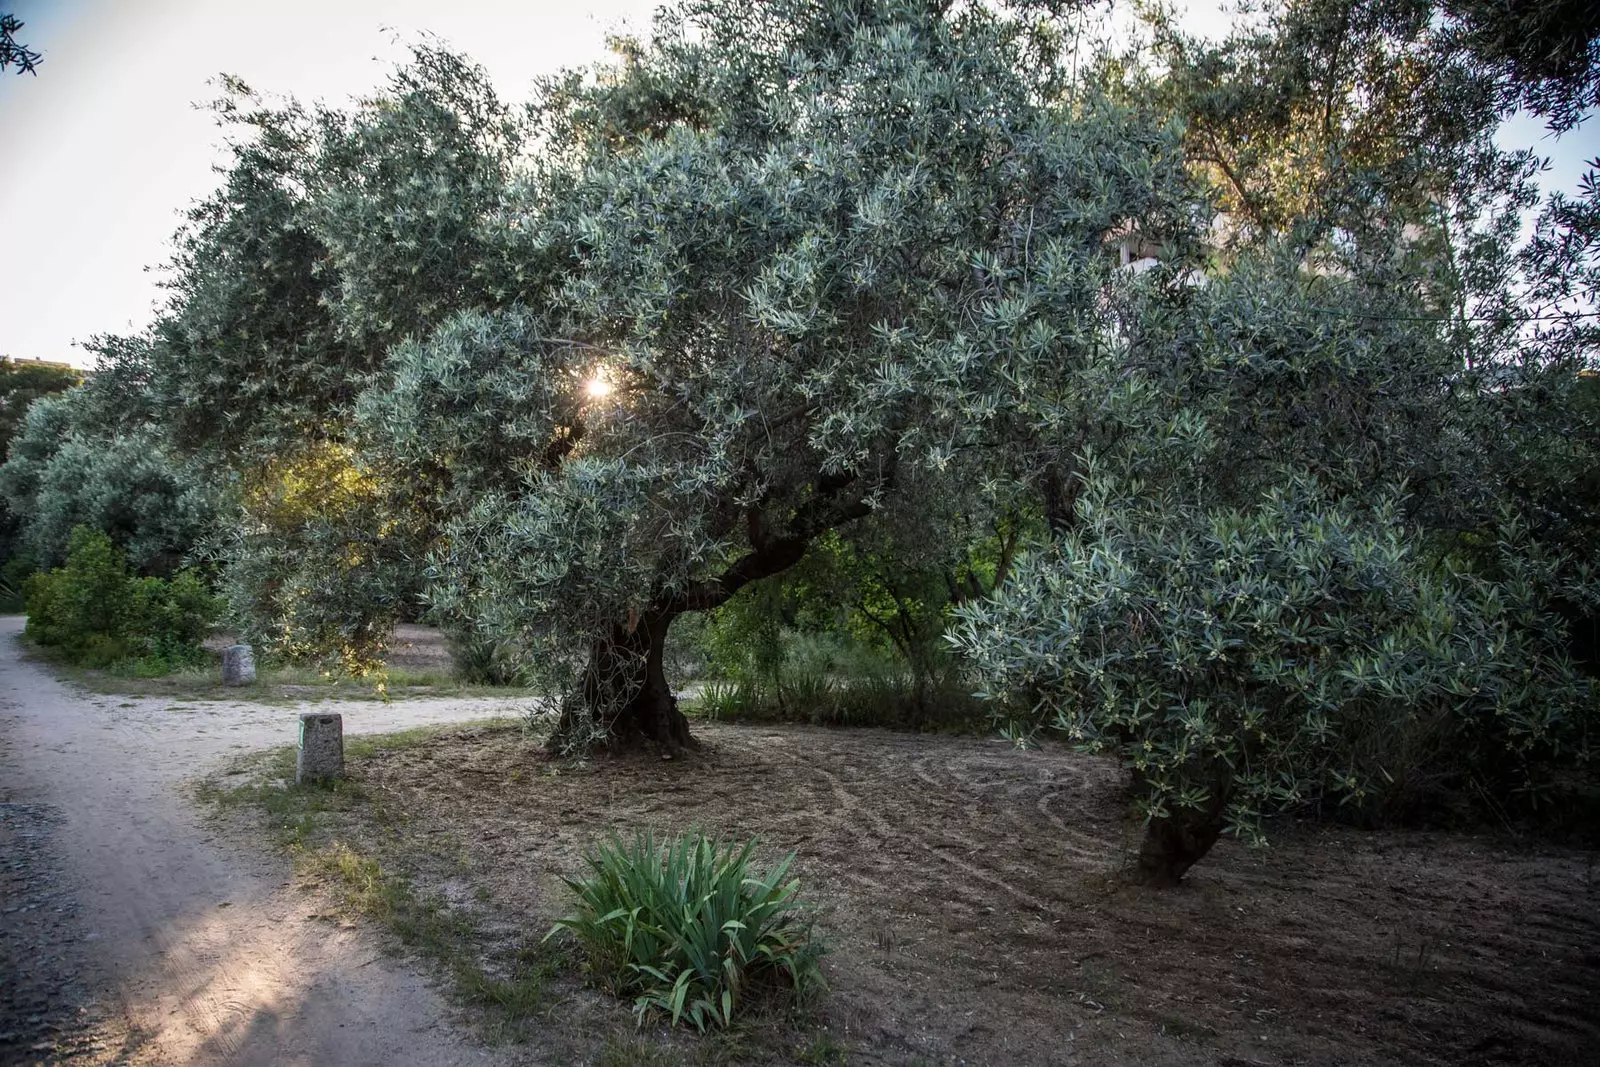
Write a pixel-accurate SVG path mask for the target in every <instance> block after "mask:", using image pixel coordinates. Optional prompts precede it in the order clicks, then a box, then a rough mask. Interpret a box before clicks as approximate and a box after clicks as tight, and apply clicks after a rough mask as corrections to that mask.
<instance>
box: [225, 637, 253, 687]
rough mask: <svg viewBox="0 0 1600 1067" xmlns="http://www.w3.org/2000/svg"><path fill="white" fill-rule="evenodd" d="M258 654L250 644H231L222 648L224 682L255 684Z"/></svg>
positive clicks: (228, 683)
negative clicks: (251, 648) (251, 649)
mask: <svg viewBox="0 0 1600 1067" xmlns="http://www.w3.org/2000/svg"><path fill="white" fill-rule="evenodd" d="M255 681H256V654H255V653H254V652H251V651H250V646H249V645H229V646H228V647H227V648H225V649H223V650H222V684H223V685H254V684H255Z"/></svg>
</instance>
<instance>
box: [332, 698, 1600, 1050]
mask: <svg viewBox="0 0 1600 1067" xmlns="http://www.w3.org/2000/svg"><path fill="white" fill-rule="evenodd" d="M696 732H697V734H698V736H699V737H700V738H701V740H702V741H703V742H704V747H703V748H702V749H701V750H700V751H699V752H698V753H697V754H695V755H693V756H692V757H690V758H689V759H686V760H675V761H663V760H661V759H659V758H654V757H645V756H642V755H641V756H637V757H631V758H619V759H596V760H593V761H590V762H587V763H583V764H570V763H565V762H560V761H555V760H552V759H550V758H548V757H546V756H545V755H543V753H542V752H541V751H540V750H538V749H537V748H536V747H534V746H533V745H532V744H531V743H530V742H529V741H528V740H526V739H525V738H524V736H523V735H522V733H520V732H519V731H517V730H515V729H505V728H470V729H461V730H452V731H449V732H447V733H445V734H444V735H442V736H440V737H438V738H436V739H434V740H432V741H431V742H430V743H427V744H421V745H410V746H405V747H396V748H390V749H381V750H379V751H377V752H375V753H373V754H372V755H370V756H368V757H365V758H363V759H361V760H358V761H354V762H353V763H352V767H351V769H352V774H353V776H354V778H355V783H356V786H357V790H356V792H357V794H358V795H359V796H360V797H362V798H364V799H362V800H360V801H359V802H357V803H356V804H355V805H354V806H353V807H350V808H348V809H346V810H343V811H341V812H338V813H335V814H334V815H333V816H332V817H333V818H335V819H336V825H334V826H333V828H332V830H331V831H330V832H332V833H334V834H336V835H338V836H340V837H341V838H342V839H345V840H348V841H351V842H354V843H356V844H358V845H359V846H360V847H362V848H365V849H368V850H370V851H372V852H373V853H375V854H379V855H381V856H383V858H384V861H385V863H387V864H390V865H396V864H398V865H399V866H400V867H401V868H403V869H405V870H407V871H409V872H410V874H411V875H412V877H413V879H414V881H415V884H417V885H418V886H419V887H420V888H421V889H422V890H424V891H431V892H438V893H441V894H443V895H444V897H446V898H448V899H449V900H450V901H452V902H454V903H455V904H457V905H458V906H459V907H460V908H462V909H466V910H469V911H471V912H472V913H473V914H474V915H476V916H477V919H478V921H479V922H480V923H484V924H488V925H489V926H491V927H494V928H497V929H501V930H503V931H505V933H506V936H508V937H512V936H520V937H527V936H530V935H532V936H534V937H535V938H536V937H537V935H540V934H542V933H543V931H545V930H547V929H548V928H549V926H550V923H551V922H552V921H553V920H554V919H555V918H556V917H557V916H559V915H560V914H562V913H563V912H564V910H565V907H566V898H565V894H564V891H563V889H562V886H561V884H560V879H561V877H562V876H570V875H574V874H576V873H579V872H580V870H581V868H582V862H581V857H582V855H583V853H584V851H585V850H586V849H588V848H590V847H591V845H592V844H593V842H595V841H596V839H598V838H600V837H602V836H603V835H605V834H607V833H610V832H613V831H615V832H618V833H621V834H624V835H628V834H631V833H632V832H633V831H635V830H636V829H641V828H645V827H650V828H654V829H656V830H658V831H664V832H676V831H681V830H684V829H687V828H690V827H699V828H703V829H705V830H706V831H708V832H710V833H712V834H719V835H727V836H730V837H734V838H739V839H745V838H749V837H751V836H759V837H760V838H761V839H762V841H763V842H764V847H765V850H766V855H767V856H768V857H774V856H776V855H778V854H781V853H784V852H788V851H790V850H793V851H795V852H797V853H798V857H799V858H798V871H799V874H800V876H801V877H802V879H803V886H804V888H805V891H806V893H807V895H808V896H809V897H810V898H811V899H812V900H813V901H814V902H815V903H817V904H818V905H819V907H820V915H819V925H820V929H821V930H822V931H823V932H824V934H825V936H826V938H827V940H828V942H829V944H830V945H831V948H832V951H831V954H830V955H829V956H828V957H827V959H826V961H825V968H826V971H827V975H828V978H829V981H830V983H831V985H832V990H831V993H830V994H829V995H828V996H827V997H826V998H825V1000H824V1001H823V1003H822V1004H821V1006H820V1007H819V1008H818V1009H817V1012H818V1014H817V1015H816V1016H815V1017H813V1018H810V1019H808V1020H803V1021H801V1022H800V1023H789V1022H785V1023H784V1024H783V1025H782V1026H780V1027H778V1028H776V1029H774V1028H773V1027H771V1026H767V1027H765V1028H761V1027H757V1028H755V1029H754V1030H752V1031H750V1032H748V1033H746V1034H744V1035H742V1036H740V1037H739V1041H738V1042H737V1043H736V1046H735V1047H736V1048H737V1052H736V1053H734V1054H731V1055H730V1054H729V1053H728V1052H727V1049H728V1048H729V1046H728V1045H727V1043H726V1040H725V1039H724V1041H723V1044H721V1045H712V1044H706V1045H705V1046H704V1047H703V1048H701V1049H700V1050H699V1052H697V1051H696V1045H695V1041H696V1040H699V1039H694V1040H690V1041H688V1043H687V1044H686V1043H685V1039H684V1038H682V1037H674V1038H673V1039H672V1044H671V1045H670V1046H662V1045H660V1044H659V1039H658V1038H657V1037H652V1036H651V1035H652V1034H653V1033H654V1034H659V1033H660V1031H649V1030H647V1031H646V1032H645V1037H646V1038H647V1039H648V1040H647V1041H646V1044H645V1045H641V1046H637V1048H636V1051H635V1053H633V1058H631V1059H630V1058H628V1057H623V1058H620V1059H614V1060H610V1061H607V1062H619V1063H620V1062H639V1061H640V1060H642V1059H643V1057H644V1056H645V1054H646V1052H649V1053H650V1055H652V1056H655V1055H658V1054H661V1053H662V1052H663V1050H670V1051H671V1053H672V1054H671V1055H670V1056H668V1057H667V1058H665V1059H661V1060H656V1061H654V1062H676V1061H677V1060H678V1059H686V1060H689V1061H693V1060H695V1059H697V1058H698V1059H700V1060H702V1061H704V1060H706V1059H707V1058H708V1057H707V1055H706V1054H705V1053H706V1050H707V1049H710V1050H712V1051H717V1050H721V1051H717V1054H716V1055H715V1056H711V1057H710V1058H711V1059H713V1060H721V1061H722V1062H769V1061H770V1062H809V1063H823V1062H826V1063H843V1062H848V1063H851V1064H905V1065H910V1064H959V1063H965V1064H997V1065H1001V1064H1005V1065H1010V1064H1017V1065H1025V1064H1041V1065H1042V1064H1102V1063H1105V1064H1111V1063H1123V1064H1125V1063H1137V1064H1216V1065H1223V1067H1259V1065H1288V1064H1319V1065H1320V1064H1329V1065H1331V1064H1341V1065H1343V1064H1352V1065H1362V1064H1393V1063H1405V1064H1412V1065H1427V1064H1439V1065H1452V1067H1453V1065H1472V1064H1484V1065H1487V1064H1528V1065H1535V1064H1537V1065H1562V1064H1574V1065H1576V1064H1586V1063H1596V1062H1600V1053H1597V1052H1596V1050H1597V1049H1600V870H1597V866H1596V859H1595V856H1594V855H1593V854H1589V853H1583V852H1580V851H1574V850H1567V849H1562V848H1557V847H1551V846H1547V845H1540V844H1536V843H1533V842H1528V841H1519V840H1515V839H1511V838H1509V837H1487V836H1466V835H1460V834H1441V833H1378V832H1359V831H1354V830H1346V829H1339V828H1326V827H1307V826H1296V825H1285V826H1281V827H1279V828H1278V833H1277V836H1276V838H1275V844H1274V846H1273V847H1272V848H1271V849H1270V850H1268V851H1266V852H1264V853H1260V854H1257V853H1252V852H1250V851H1248V850H1247V849H1245V848H1243V847H1242V846H1240V845H1238V844H1237V843H1233V842H1231V841H1225V842H1224V843H1223V844H1221V845H1219V846H1218V847H1217V848H1216V850H1215V851H1214V852H1213V853H1212V855H1210V856H1208V857H1207V858H1206V859H1205V860H1204V861H1203V862H1202V864H1201V865H1200V866H1199V867H1197V868H1196V869H1195V871H1194V872H1193V873H1192V874H1191V876H1190V878H1189V879H1188V880H1187V882H1186V883H1185V885H1184V886H1182V887H1181V888H1179V889H1177V890H1169V891H1156V890H1146V889H1141V888H1137V887H1133V886H1130V885H1128V884H1126V883H1124V882H1123V881H1122V880H1121V879H1120V878H1119V871H1120V869H1121V867H1122V865H1123V863H1124V862H1125V857H1126V856H1127V855H1128V852H1129V848H1130V846H1131V845H1132V844H1133V841H1134V837H1135V836H1136V832H1137V829H1136V827H1132V826H1130V825H1129V824H1128V822H1127V820H1126V816H1125V812H1126V801H1125V794H1124V791H1125V788H1126V786H1125V782H1124V780H1123V778H1122V776H1121V774H1120V773H1119V772H1118V770H1117V769H1116V767H1115V766H1114V765H1112V764H1109V763H1106V762H1104V761H1101V760H1097V759H1093V758H1088V757H1083V756H1080V755H1076V754H1072V753H1070V752H1067V751H1064V750H1061V749H1045V750H1040V751H1032V752H1018V751H1015V750H1013V749H1012V748H1010V747H1009V746H1007V745H1004V744H1003V743H999V742H992V741H987V740H980V739H962V738H949V737H932V736H910V735H899V734H890V733H884V732H878V731H869V730H856V731H841V730H828V729H818V728H806V727H779V728H774V727H751V726H733V725H715V724H704V723H701V724H697V727H696ZM573 970H574V968H572V967H568V968H567V978H566V979H564V981H565V982H566V986H565V987H564V988H563V989H558V990H552V993H551V996H552V997H553V998H555V999H554V1000H553V1002H552V1007H551V1008H550V1010H549V1011H548V1012H547V1013H546V1022H545V1024H544V1025H543V1027H542V1028H540V1029H539V1030H537V1031H536V1032H535V1033H534V1035H533V1040H534V1043H535V1048H536V1049H542V1050H543V1051H544V1053H545V1054H547V1055H548V1056H549V1057H550V1058H551V1059H553V1060H554V1061H556V1062H597V1061H596V1060H595V1059H594V1058H593V1057H594V1056H595V1054H596V1045H597V1044H598V1042H599V1041H600V1038H599V1037H598V1036H597V1035H601V1034H607V1033H615V1032H616V1028H617V1026H619V1025H624V1026H625V1025H628V1023H627V1020H628V1008H627V1006H626V1005H621V1004H616V1003H614V1002H611V1001H606V1000H604V999H603V998H601V997H600V996H599V994H596V993H589V992H584V991H581V990H579V989H578V987H577V979H576V978H575V977H574V976H573V974H572V972H573ZM652 1042H654V1044H652ZM609 1047H610V1046H608V1048H609ZM652 1048H653V1049H654V1050H655V1051H651V1049H652Z"/></svg>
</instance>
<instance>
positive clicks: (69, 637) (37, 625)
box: [25, 526, 216, 677]
mask: <svg viewBox="0 0 1600 1067" xmlns="http://www.w3.org/2000/svg"><path fill="white" fill-rule="evenodd" d="M25 593H26V596H27V608H28V625H27V630H26V633H27V635H28V637H29V638H31V639H32V640H34V641H36V642H37V643H39V644H40V645H43V646H45V647H47V648H53V649H55V650H57V651H58V652H59V653H60V654H61V655H62V656H63V657H65V658H66V659H67V660H68V661H69V662H71V663H75V664H78V665H80V666H85V667H112V666H117V665H124V664H127V665H131V666H132V667H133V669H134V671H135V673H136V674H138V675H139V676H141V677H150V676H154V675H156V674H166V673H170V672H171V671H172V670H174V669H177V668H179V667H183V666H192V665H194V664H195V663H197V662H199V661H201V660H203V659H204V658H205V654H204V652H202V651H201V649H200V642H201V641H202V640H203V639H204V638H205V635H206V633H207V632H208V631H209V629H210V627H211V623H212V621H213V619H214V618H215V616H216V600H215V598H214V597H213V596H212V594H211V592H210V591H209V590H208V589H207V588H206V586H205V583H204V582H202V581H201V580H200V578H199V577H198V576H197V575H195V574H194V573H192V572H189V571H180V572H179V573H178V574H177V575H175V576H174V577H173V578H171V579H170V580H164V579H161V578H140V577H137V576H135V575H134V574H132V573H131V572H130V571H129V569H128V561H127V559H126V558H124V556H123V555H122V553H121V552H119V551H118V550H117V549H116V548H115V547H114V546H113V545H112V543H111V538H110V537H108V536H106V534H104V533H103V532H101V531H99V530H94V529H90V528H89V527H86V526H80V527H78V528H77V529H75V530H73V532H72V539H71V542H70V545H69V549H68V554H67V562H66V564H65V565H64V566H61V567H57V568H56V569H54V570H52V571H48V572H45V573H40V574H35V575H34V576H33V577H31V578H29V579H28V581H27V584H26V587H25Z"/></svg>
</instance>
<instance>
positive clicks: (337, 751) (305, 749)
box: [294, 711, 344, 785]
mask: <svg viewBox="0 0 1600 1067" xmlns="http://www.w3.org/2000/svg"><path fill="white" fill-rule="evenodd" d="M298 747H299V751H298V752H297V753H296V754H295V761H294V781H295V784H296V785H304V784H305V783H307V782H316V781H322V780H326V779H329V778H343V777H344V718H343V717H342V716H339V715H329V714H328V713H327V712H325V711H302V712H301V713H300V744H299V746H298Z"/></svg>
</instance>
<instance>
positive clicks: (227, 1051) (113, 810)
mask: <svg viewBox="0 0 1600 1067" xmlns="http://www.w3.org/2000/svg"><path fill="white" fill-rule="evenodd" d="M21 628H22V620H21V619H19V618H14V617H3V618H0V979H3V981H0V1064H11V1063H17V1064H32V1063H51V1064H54V1063H69V1064H73V1065H80V1064H138V1065H144V1064H174V1065H176V1064H185V1065H187V1064H195V1065H199V1064H241V1065H267V1064H295V1065H299V1064H305V1065H312V1064H339V1065H361V1064H373V1065H380V1064H381V1065H386V1067H387V1065H402V1064H418V1065H430V1067H433V1065H438V1067H449V1065H457V1064H461V1065H464V1064H485V1065H489V1064H500V1063H509V1062H512V1060H511V1058H510V1057H509V1055H508V1054H506V1053H503V1052H501V1051H500V1050H493V1049H486V1048H484V1047H483V1046H482V1044H481V1043H480V1042H478V1041H477V1040H476V1039H475V1038H473V1037H472V1036H471V1035H470V1034H469V1033H467V1032H466V1031H464V1030H463V1029H461V1028H460V1026H459V1025H458V1024H457V1021H456V1019H455V1016H454V1014H453V1012H452V1011H451V1009H450V1008H449V1007H448V1006H447V1005H446V1004H445V1003H444V1002H443V1000H442V999H441V997H440V996H439V994H438V993H437V992H436V990H435V989H434V988H433V986H431V985H430V984H429V983H428V982H427V981H426V980H425V979H424V978H422V977H421V976H420V975H419V974H418V973H417V972H415V971H413V970H412V969H411V968H410V967H408V966H407V965H406V964H404V963H403V962H399V961H396V960H393V959H390V958H388V957H386V956H384V955H383V954H382V953H381V951H380V949H379V947H378V946H377V944H376V943H375V942H374V940H373V938H372V937H371V935H370V934H368V933H366V932H364V931H362V930H360V929H358V928H355V927H350V926H346V925H342V924H338V923H334V922H330V921H329V920H327V919H326V918H324V917H322V916H319V915H315V914H311V913H312V912H314V911H315V910H316V909H315V907H314V905H313V904H312V903H311V902H310V900H309V899H308V898H307V897H305V896H304V895H303V894H301V893H297V892H296V891H295V890H294V889H293V888H292V887H291V885H290V882H289V877H290V871H289V867H288V864H287V862H286V861H279V860H275V859H272V858H269V857H262V856H261V855H259V854H258V853H255V852H252V851H247V850H245V849H244V848H242V847H238V846H235V845H233V844H232V843H230V842H228V841H226V840H224V839H219V838H218V837H216V836H215V835H214V834H213V833H212V832H211V831H210V830H209V829H208V828H207V827H206V826H205V824H204V823H203V822H202V821H201V819H200V815H199V813H198V811H196V810H195V808H194V807H193V805H192V804H191V803H190V801H189V799H188V797H187V793H186V790H185V787H184V782H185V780H186V779H189V778H191V777H192V776H194V775H196V774H199V773H201V772H203V771H205V770H207V769H208V768H210V767H213V766H215V765H216V764H217V763H218V762H220V761H222V760H225V759H226V758H228V757H229V756H232V755H236V754H238V753H239V752H242V751H248V750H252V749H259V748H263V747H268V746H272V745H281V744H286V743H291V742H292V741H293V739H294V733H295V724H296V713H297V711H298V710H300V709H297V708H291V707H283V706H267V705H262V704H250V703H243V702H240V703H233V702H220V701H192V700H180V699H173V698H168V697H120V696H100V695H94V694H89V693H86V692H83V691H81V690H78V689H75V688H73V687H70V686H67V685H64V684H62V683H61V682H59V681H57V680H56V679H55V678H54V677H53V676H52V675H51V674H50V673H49V672H48V671H47V670H45V669H44V668H42V667H41V666H39V665H38V664H36V663H34V662H31V661H29V660H27V659H25V658H24V657H23V656H22V654H21V652H20V650H19V648H18V645H17V641H16V635H17V634H18V633H19V632H20V631H21ZM320 706H321V707H327V705H325V704H324V705H320ZM338 710H339V711H340V712H341V713H342V714H343V715H344V719H345V730H346V732H347V733H365V732H380V731H386V730H394V729H400V728H404V727H408V726H419V725H424V724H428V723H439V722H453V721H461V720H468V719H475V718H483V717H486V716H489V715H492V714H496V713H501V714H503V713H504V712H505V711H506V708H505V706H504V703H503V702H497V701H493V700H483V699H477V700H468V699H462V700H403V701H396V702H395V703H393V704H389V705H384V704H381V703H378V702H376V701H372V702H368V701H359V702H347V703H344V704H341V705H340V706H339V708H338Z"/></svg>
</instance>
